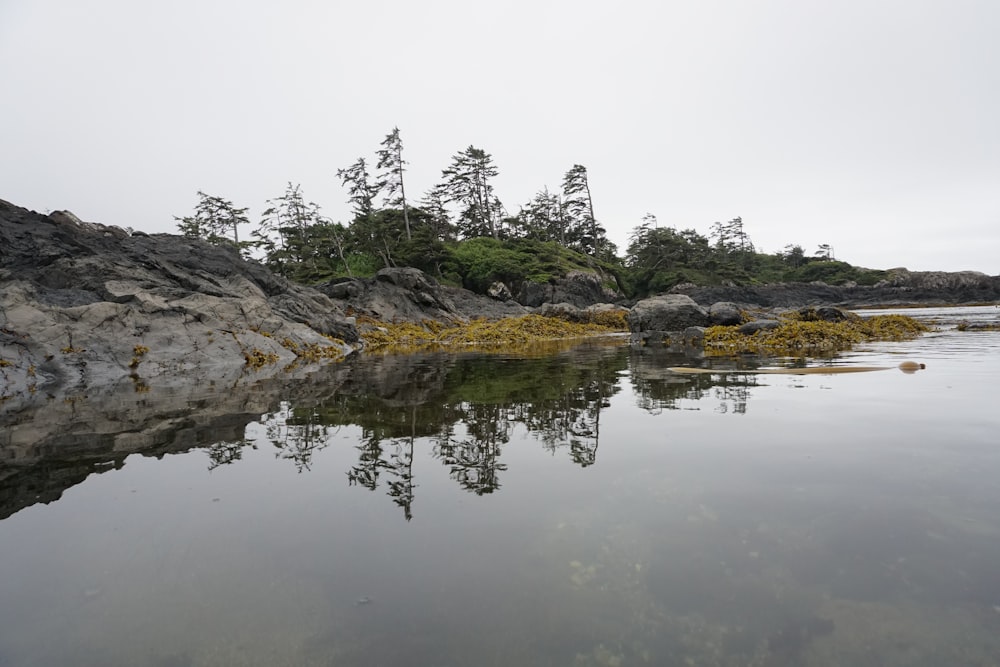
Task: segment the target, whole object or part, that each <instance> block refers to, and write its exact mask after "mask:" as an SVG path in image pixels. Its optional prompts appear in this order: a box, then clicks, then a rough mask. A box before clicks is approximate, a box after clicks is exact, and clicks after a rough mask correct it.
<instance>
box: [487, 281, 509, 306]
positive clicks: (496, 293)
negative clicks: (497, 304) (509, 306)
mask: <svg viewBox="0 0 1000 667" xmlns="http://www.w3.org/2000/svg"><path fill="white" fill-rule="evenodd" d="M486 296H488V297H490V298H491V299H496V300H497V301H510V300H511V299H513V298H514V295H513V294H511V293H510V288H509V287H507V286H506V285H504V284H503V283H502V282H500V281H499V280H498V281H497V282H495V283H493V284H492V285H490V286H489V288H487V290H486Z"/></svg>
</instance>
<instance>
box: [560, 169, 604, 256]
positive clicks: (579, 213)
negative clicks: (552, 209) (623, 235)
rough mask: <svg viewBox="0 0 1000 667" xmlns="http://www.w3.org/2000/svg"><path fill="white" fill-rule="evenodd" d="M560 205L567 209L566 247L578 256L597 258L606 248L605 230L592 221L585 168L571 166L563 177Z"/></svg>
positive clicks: (592, 209) (588, 184) (591, 200)
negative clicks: (574, 251)
mask: <svg viewBox="0 0 1000 667" xmlns="http://www.w3.org/2000/svg"><path fill="white" fill-rule="evenodd" d="M562 187H563V204H564V205H565V207H566V218H567V226H568V234H567V236H568V239H567V240H568V242H569V245H570V246H572V247H575V248H576V249H577V250H579V251H580V252H583V253H586V254H588V255H592V256H597V255H598V254H599V253H602V252H605V251H606V250H607V249H608V247H609V241H608V239H607V237H606V236H605V231H604V228H603V227H601V226H600V225H599V224H597V219H596V218H595V217H594V201H593V199H592V198H591V196H590V181H589V179H588V177H587V168H586V167H584V166H583V165H581V164H574V165H573V166H572V167H571V168H570V170H569V171H567V172H566V175H565V176H564V177H563V185H562Z"/></svg>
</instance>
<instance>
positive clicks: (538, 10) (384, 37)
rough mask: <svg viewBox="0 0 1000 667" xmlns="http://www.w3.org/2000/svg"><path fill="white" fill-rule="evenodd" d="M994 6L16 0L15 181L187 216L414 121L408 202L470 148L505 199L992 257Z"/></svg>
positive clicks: (336, 214)
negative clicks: (200, 196)
mask: <svg viewBox="0 0 1000 667" xmlns="http://www.w3.org/2000/svg"><path fill="white" fill-rule="evenodd" d="M998 30H1000V0H836V1H832V0H714V1H713V0H686V1H684V2H675V1H648V2H629V1H628V0H620V1H619V2H608V1H607V0H604V1H601V2H594V1H591V0H571V1H565V2H563V1H558V2H556V1H546V0H530V1H522V0H507V1H506V2H502V3H501V2H494V3H489V4H488V5H486V4H483V3H476V2H470V1H469V0H420V1H415V0H409V1H407V0H355V1H354V2H350V3H348V2H345V1H343V0H329V1H316V2H306V1H304V0H281V1H280V2H279V1H271V2H264V1H260V0H233V1H214V0H175V1H172V2H156V3H153V2H137V1H136V0H86V1H83V0H0V198H2V199H6V200H8V201H11V202H12V203H15V204H18V205H21V206H25V207H28V208H33V209H35V210H38V211H41V212H47V211H49V210H56V209H69V210H71V211H73V212H74V213H76V214H77V215H78V216H80V217H81V218H83V219H84V220H92V221H96V222H102V223H106V224H115V225H120V226H123V227H126V226H127V227H133V228H135V229H141V230H144V231H148V232H173V231H175V224H174V220H173V216H175V215H176V216H183V215H188V214H190V213H191V212H192V210H193V208H194V205H195V203H196V200H197V198H196V194H195V193H196V191H197V190H199V189H200V190H204V191H205V192H208V193H209V194H212V195H218V196H221V197H225V198H227V199H231V200H233V202H234V203H235V204H236V205H238V206H247V207H249V208H250V213H251V216H252V218H253V219H256V217H257V215H258V214H259V213H260V211H261V210H262V209H263V204H264V201H265V200H266V199H268V198H272V197H277V196H280V195H281V194H283V192H284V189H285V184H286V183H287V182H288V181H292V182H294V183H300V184H301V185H302V189H303V192H304V194H305V196H306V198H307V199H309V200H312V201H315V202H317V203H318V204H320V205H321V206H322V207H323V211H324V213H325V214H326V215H328V216H330V217H331V218H333V219H334V220H340V221H342V222H347V221H348V219H349V216H348V207H347V204H346V203H345V199H346V196H347V195H346V192H345V191H344V190H343V189H342V188H341V186H340V184H339V181H338V180H337V178H336V170H337V169H338V168H341V167H346V166H348V165H350V164H351V163H352V162H353V161H354V160H355V159H356V158H357V157H359V156H361V155H364V156H366V157H369V158H370V159H372V160H374V153H375V151H376V150H377V149H378V148H379V143H380V142H381V141H382V139H383V138H384V137H385V135H386V134H387V133H388V132H389V131H391V129H392V128H393V126H397V125H398V126H399V128H400V130H401V133H402V138H403V143H404V158H405V159H406V160H407V161H408V162H409V163H410V164H409V171H408V172H407V181H406V185H407V193H408V195H410V197H411V198H416V196H418V195H421V194H422V193H423V192H424V191H426V190H427V189H429V188H430V187H431V186H432V185H434V184H435V183H436V182H438V181H439V180H440V177H441V170H442V169H444V168H445V167H447V166H448V164H449V163H450V160H451V156H452V155H454V154H455V153H457V152H458V151H461V150H463V149H464V148H466V147H467V146H469V145H470V144H472V145H475V146H477V147H479V148H482V149H484V150H486V151H487V152H489V153H491V154H492V155H493V158H494V161H495V163H496V165H497V166H498V168H499V169H500V176H499V177H498V178H497V179H496V182H495V185H496V189H497V194H498V195H499V197H500V199H501V200H502V201H503V202H504V204H505V205H506V206H507V208H508V210H509V211H510V213H512V214H513V213H516V212H517V210H518V207H519V205H520V204H523V203H525V202H527V201H528V200H529V199H530V198H531V197H532V196H533V195H534V193H535V192H537V191H538V190H540V189H542V188H543V187H544V186H546V185H547V186H548V187H549V188H550V189H551V190H557V189H558V188H559V186H560V183H561V180H562V176H563V174H564V173H565V172H566V171H567V170H568V169H569V168H570V167H571V166H572V165H573V164H574V163H579V164H583V165H585V166H586V167H587V168H588V171H589V174H590V185H591V190H592V193H593V197H594V207H595V212H596V214H597V217H598V219H599V220H600V221H601V223H603V224H604V226H605V228H606V229H607V230H608V234H609V237H610V238H611V239H612V240H613V241H614V242H616V243H617V244H618V246H619V250H620V252H624V250H625V246H626V244H627V238H628V234H629V233H630V232H631V230H632V229H633V228H634V227H635V226H636V225H638V224H639V223H640V221H641V218H642V216H643V214H645V213H646V212H651V213H654V214H655V215H656V216H657V217H658V218H659V222H660V224H661V225H664V226H665V225H670V226H674V227H676V228H678V229H684V228H688V227H692V228H694V229H696V230H698V231H699V232H700V233H702V234H706V235H707V234H708V233H709V229H710V227H711V224H712V223H713V222H715V221H726V220H729V219H731V218H733V217H735V216H742V218H743V221H744V226H745V229H746V231H747V232H748V233H749V234H750V237H751V239H752V240H753V241H754V243H755V244H756V245H757V247H758V249H760V250H763V251H766V252H775V251H779V250H781V249H782V248H783V247H784V246H785V245H787V244H800V245H802V246H803V247H804V248H805V249H806V252H807V254H812V253H813V252H814V251H815V250H816V247H817V245H819V244H821V243H828V244H830V245H832V246H833V248H834V251H835V254H836V256H837V258H838V259H843V260H845V261H848V262H850V263H852V264H856V265H860V266H868V267H872V268H890V267H894V266H906V267H908V268H910V269H911V270H949V271H954V270H963V269H972V270H978V271H983V272H986V273H989V274H991V275H996V274H998V273H1000V36H998Z"/></svg>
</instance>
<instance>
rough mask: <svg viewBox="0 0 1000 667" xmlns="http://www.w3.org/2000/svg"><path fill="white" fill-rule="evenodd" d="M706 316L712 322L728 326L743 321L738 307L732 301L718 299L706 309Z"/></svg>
mask: <svg viewBox="0 0 1000 667" xmlns="http://www.w3.org/2000/svg"><path fill="white" fill-rule="evenodd" d="M708 317H709V320H710V321H711V323H712V324H715V325H719V326H724V327H730V326H736V325H739V324H740V323H742V322H743V314H742V313H741V312H740V307H739V306H737V305H736V304H735V303H733V302H732V301H718V302H716V303H713V304H712V306H711V307H710V308H709V309H708Z"/></svg>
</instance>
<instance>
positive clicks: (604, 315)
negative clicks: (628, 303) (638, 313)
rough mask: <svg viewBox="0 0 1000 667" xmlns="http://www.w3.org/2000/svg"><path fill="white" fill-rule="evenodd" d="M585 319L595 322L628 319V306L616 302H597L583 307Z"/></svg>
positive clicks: (625, 320)
mask: <svg viewBox="0 0 1000 667" xmlns="http://www.w3.org/2000/svg"><path fill="white" fill-rule="evenodd" d="M583 314H584V317H585V318H586V320H585V321H587V322H593V323H594V324H605V325H608V324H613V323H620V322H623V321H624V322H627V321H628V308H626V307H625V306H619V305H617V304H614V303H595V304H594V305H593V306H587V307H586V308H584V309H583Z"/></svg>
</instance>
